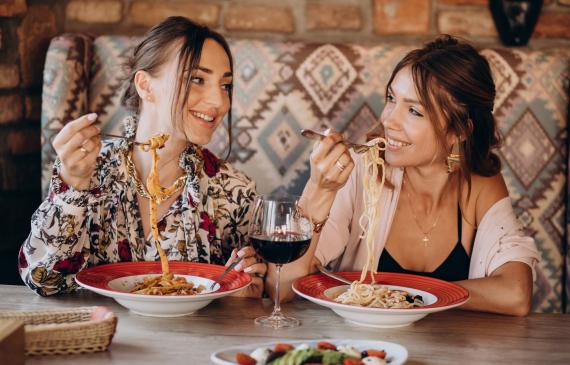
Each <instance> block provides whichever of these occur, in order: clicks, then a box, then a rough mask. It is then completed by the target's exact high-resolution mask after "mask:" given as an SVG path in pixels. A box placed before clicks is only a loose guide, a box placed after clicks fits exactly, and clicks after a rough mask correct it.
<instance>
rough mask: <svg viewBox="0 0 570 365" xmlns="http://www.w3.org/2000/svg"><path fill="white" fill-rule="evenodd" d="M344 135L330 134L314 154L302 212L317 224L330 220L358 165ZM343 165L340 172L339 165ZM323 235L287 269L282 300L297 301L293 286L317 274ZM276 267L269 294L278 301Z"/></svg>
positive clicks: (268, 282)
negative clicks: (304, 278)
mask: <svg viewBox="0 0 570 365" xmlns="http://www.w3.org/2000/svg"><path fill="white" fill-rule="evenodd" d="M342 141H343V137H342V135H340V134H338V133H336V132H332V131H331V132H329V133H327V137H326V138H324V139H323V140H321V141H319V142H317V143H316V144H315V147H314V148H313V152H312V153H311V158H310V163H311V177H310V179H309V181H308V182H307V185H305V189H304V190H303V195H302V196H301V199H300V203H299V205H300V208H301V210H302V212H303V214H304V215H305V216H307V217H308V218H310V219H311V220H312V221H313V222H323V221H326V219H327V218H328V216H329V212H330V210H331V207H332V205H333V203H334V200H335V197H336V195H337V192H338V190H339V189H341V188H342V187H343V186H344V185H345V184H346V182H347V181H348V178H349V177H350V174H351V172H352V169H353V168H354V161H353V160H352V158H351V157H350V153H349V152H348V149H347V147H346V145H345V144H344V143H342ZM339 164H340V165H343V168H342V169H340V168H339V166H338V165H339ZM319 238H320V233H318V232H313V237H312V239H311V244H310V246H309V249H308V250H307V252H306V253H305V255H303V257H301V258H299V259H298V260H296V261H294V262H292V263H290V264H287V265H283V267H282V268H281V280H280V290H279V297H280V300H282V301H288V300H291V299H293V298H294V297H295V293H294V292H293V290H292V288H291V284H292V283H293V281H295V280H296V279H297V278H300V277H302V276H305V275H308V274H310V273H312V272H315V271H316V268H315V267H316V263H317V259H316V258H315V252H316V249H317V245H318V242H319ZM275 270H276V267H275V265H273V264H269V267H268V271H267V277H266V285H265V288H266V291H267V293H268V294H269V296H270V297H271V298H272V299H275V296H276V291H275V283H276V280H277V278H276V271H275Z"/></svg>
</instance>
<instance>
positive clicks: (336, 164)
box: [309, 129, 354, 192]
mask: <svg viewBox="0 0 570 365" xmlns="http://www.w3.org/2000/svg"><path fill="white" fill-rule="evenodd" d="M325 134H326V137H325V138H323V139H322V140H320V141H318V142H317V143H315V146H314V147H313V151H312V152H311V158H310V164H311V177H310V179H309V182H310V183H311V184H313V185H315V186H316V187H318V188H319V189H322V190H325V191H331V192H332V191H334V192H336V191H337V190H338V189H340V188H341V187H343V186H344V184H346V182H347V180H348V177H349V176H350V173H351V172H352V169H353V168H354V161H353V160H352V157H350V153H349V152H348V148H347V147H346V145H345V144H344V143H342V142H343V141H344V138H343V136H342V135H341V134H340V133H337V132H335V131H333V130H331V129H329V130H327V132H325Z"/></svg>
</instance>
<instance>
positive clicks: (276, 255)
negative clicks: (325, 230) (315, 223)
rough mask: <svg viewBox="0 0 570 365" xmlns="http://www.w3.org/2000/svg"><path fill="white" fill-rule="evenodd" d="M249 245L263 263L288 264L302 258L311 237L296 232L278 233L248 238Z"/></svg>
mask: <svg viewBox="0 0 570 365" xmlns="http://www.w3.org/2000/svg"><path fill="white" fill-rule="evenodd" d="M250 240H251V244H252V245H253V248H254V249H255V252H257V253H258V254H259V255H260V256H261V257H262V258H263V259H264V260H265V261H267V262H271V263H272V264H280V265H283V264H288V263H290V262H293V261H295V260H297V259H298V258H299V257H301V256H303V255H304V254H305V252H307V250H308V249H309V245H310V244H311V237H310V236H307V235H304V234H302V233H296V232H280V233H273V234H270V235H259V236H251V237H250Z"/></svg>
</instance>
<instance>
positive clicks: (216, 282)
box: [210, 258, 242, 290]
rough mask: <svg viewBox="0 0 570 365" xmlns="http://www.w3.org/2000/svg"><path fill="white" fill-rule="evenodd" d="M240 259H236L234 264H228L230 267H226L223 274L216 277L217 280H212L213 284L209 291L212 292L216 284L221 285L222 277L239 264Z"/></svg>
mask: <svg viewBox="0 0 570 365" xmlns="http://www.w3.org/2000/svg"><path fill="white" fill-rule="evenodd" d="M241 260H242V259H241V258H238V259H237V260H235V261H234V262H232V263H231V264H230V266H228V267H226V269H225V270H224V272H223V273H221V274H220V276H218V277H217V278H215V279H214V282H213V283H212V285H210V290H214V287H215V286H216V284H221V283H222V279H223V278H224V276H226V275H227V274H228V273H229V272H230V271H232V269H233V268H234V267H236V265H237V264H239V263H240V262H241Z"/></svg>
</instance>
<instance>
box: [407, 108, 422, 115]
mask: <svg viewBox="0 0 570 365" xmlns="http://www.w3.org/2000/svg"><path fill="white" fill-rule="evenodd" d="M410 113H412V114H413V115H415V116H416V117H423V116H424V115H423V114H422V113H420V112H419V111H417V110H416V109H414V108H410Z"/></svg>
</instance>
